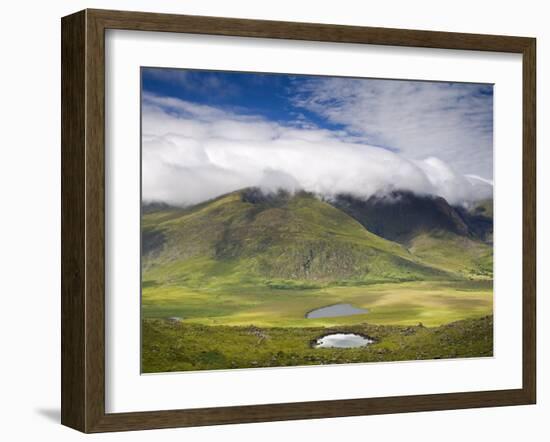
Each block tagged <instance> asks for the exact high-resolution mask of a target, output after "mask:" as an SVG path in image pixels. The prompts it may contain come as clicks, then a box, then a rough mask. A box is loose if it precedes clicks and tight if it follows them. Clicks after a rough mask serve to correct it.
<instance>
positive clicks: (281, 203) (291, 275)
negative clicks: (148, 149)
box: [142, 189, 456, 288]
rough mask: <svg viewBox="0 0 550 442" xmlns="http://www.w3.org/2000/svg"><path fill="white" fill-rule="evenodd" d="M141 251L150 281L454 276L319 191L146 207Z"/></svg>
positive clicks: (206, 283)
mask: <svg viewBox="0 0 550 442" xmlns="http://www.w3.org/2000/svg"><path fill="white" fill-rule="evenodd" d="M142 254H143V281H144V285H145V286H147V285H157V284H166V283H168V284H178V285H184V286H188V287H213V286H219V285H232V284H234V285H242V284H265V285H267V286H270V287H273V288H278V287H280V288H293V287H296V288H307V287H308V285H312V286H315V284H327V283H342V282H350V281H351V282H355V283H361V282H373V281H400V280H422V279H449V278H452V277H455V276H456V275H453V274H450V273H449V272H448V270H447V269H446V268H444V267H445V266H441V267H439V268H438V265H434V264H438V263H437V262H435V261H434V264H432V263H428V261H427V260H424V259H423V258H420V257H417V256H415V255H414V254H412V253H411V252H410V251H408V250H407V249H406V248H405V247H403V246H402V245H400V244H398V243H396V242H393V241H389V240H387V239H384V238H382V237H380V236H377V235H375V234H373V233H371V232H369V231H368V230H367V229H365V227H364V226H363V225H361V224H360V223H359V222H358V221H356V220H355V219H353V218H352V217H351V216H349V215H348V214H346V213H344V212H343V211H342V210H340V209H338V208H336V207H333V206H332V205H330V204H328V203H327V202H323V201H321V200H319V199H318V198H316V197H315V196H313V195H310V194H307V193H298V194H296V195H289V194H287V193H284V192H279V193H278V194H275V195H264V194H262V193H261V192H259V191H258V190H255V189H247V190H244V191H239V192H234V193H231V194H229V195H225V196H222V197H219V198H217V199H215V200H212V201H209V202H206V203H202V204H200V205H198V206H195V207H192V208H188V209H177V208H167V207H158V208H155V209H154V210H144V211H143V218H142Z"/></svg>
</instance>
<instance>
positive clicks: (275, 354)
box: [142, 316, 493, 373]
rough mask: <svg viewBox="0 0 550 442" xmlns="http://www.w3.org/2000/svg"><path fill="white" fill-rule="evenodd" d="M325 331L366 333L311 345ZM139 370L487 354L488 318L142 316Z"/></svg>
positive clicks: (490, 323) (490, 350)
mask: <svg viewBox="0 0 550 442" xmlns="http://www.w3.org/2000/svg"><path fill="white" fill-rule="evenodd" d="M331 332H350V333H358V334H361V335H365V336H368V337H370V338H372V339H374V340H375V343H374V344H371V345H369V346H367V347H362V348H346V349H336V348H312V346H311V344H312V342H313V341H315V340H316V339H317V338H319V337H321V336H323V335H325V334H327V333H331ZM142 337H143V348H142V350H143V352H142V372H144V373H159V372H170V371H189V370H216V369H230V368H250V367H281V366H297V365H324V364H345V363H358V362H385V361H403V360H422V359H445V358H466V357H487V356H492V355H493V318H492V316H487V317H483V318H478V319H469V320H463V321H458V322H453V323H451V324H447V325H443V326H440V327H435V328H428V327H423V326H381V325H371V324H367V323H361V324H356V325H349V326H342V325H341V326H337V327H332V328H324V327H308V328H265V327H255V326H248V327H231V326H206V325H198V324H185V323H181V322H176V321H168V320H159V319H145V320H143V322H142Z"/></svg>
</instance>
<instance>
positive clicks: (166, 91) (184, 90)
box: [142, 68, 345, 130]
mask: <svg viewBox="0 0 550 442" xmlns="http://www.w3.org/2000/svg"><path fill="white" fill-rule="evenodd" d="M314 79H315V77H311V76H297V75H284V74H264V73H248V72H218V71H196V70H187V69H166V68H161V69H155V68H144V69H143V73H142V85H143V90H144V91H146V92H150V93H152V94H155V95H160V96H169V97H174V98H179V99H181V100H185V101H189V102H193V103H197V104H205V105H209V106H215V107H218V108H221V109H226V110H232V111H234V112H236V113H241V114H248V115H256V116H262V117H264V118H266V119H268V120H272V121H276V122H279V123H283V124H295V123H298V122H300V121H303V120H302V119H303V118H305V119H306V120H307V121H308V122H310V123H311V124H315V125H317V126H319V127H323V128H327V129H330V130H336V129H344V128H345V126H344V125H343V124H338V123H334V122H331V121H329V120H328V119H327V118H324V117H323V116H320V115H318V114H316V113H314V112H311V111H309V110H308V109H305V108H300V107H297V106H295V105H294V103H293V101H292V98H293V96H294V95H295V91H296V90H297V89H298V88H300V85H301V84H304V85H305V84H306V83H307V82H308V81H311V80H314Z"/></svg>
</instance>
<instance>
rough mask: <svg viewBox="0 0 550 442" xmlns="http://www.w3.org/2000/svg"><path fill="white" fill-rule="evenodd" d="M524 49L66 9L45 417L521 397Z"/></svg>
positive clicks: (527, 101)
mask: <svg viewBox="0 0 550 442" xmlns="http://www.w3.org/2000/svg"><path fill="white" fill-rule="evenodd" d="M535 52H536V49H535V39H533V38H527V37H511V36H494V35H473V34H457V33H447V32H433V31H416V30H402V29H383V28H368V27H349V26H340V25H327V24H310V23H289V22H274V21H258V20H241V19H233V18H231V19H230V18H217V17H198V16H180V15H165V14H152V13H139V12H122V11H104V10H85V11H81V12H78V13H76V14H73V15H70V16H67V17H64V18H63V19H62V177H61V179H62V413H61V415H62V423H63V424H64V425H67V426H69V427H72V428H75V429H78V430H80V431H83V432H103V431H121V430H140V429H150V428H168V427H183V426H196V425H216V424H228V423H240V422H261V421H275V420H288V419H310V418H325V417H337V416H352V415H369V414H381V413H402V412H412V411H429V410H445V409H458V408H473V407H490V406H504V405H526V404H534V403H535V398H536V382H535V379H536V345H535V330H536V324H535V280H536V275H535V268H536V261H535V259H536V250H535V226H536V219H535V213H536V207H535V182H536V176H535V170H536V161H535V109H536V106H535V83H536V82H535Z"/></svg>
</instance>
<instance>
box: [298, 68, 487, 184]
mask: <svg viewBox="0 0 550 442" xmlns="http://www.w3.org/2000/svg"><path fill="white" fill-rule="evenodd" d="M488 91H490V86H488V85H476V84H464V83H437V82H420V81H398V80H393V81H387V80H375V79H349V78H315V79H309V80H307V81H303V80H300V81H296V82H295V91H293V92H294V93H295V97H294V99H293V103H294V105H295V106H297V107H301V108H303V109H306V110H308V111H310V112H314V113H316V114H318V115H320V116H322V117H324V118H326V119H328V120H329V121H331V122H332V123H336V124H341V125H343V126H344V127H345V128H346V129H347V130H349V131H351V132H353V133H355V134H356V135H358V136H361V137H363V139H364V140H365V141H366V142H368V143H370V144H376V145H382V146H385V147H390V148H394V149H396V150H398V151H399V152H400V153H401V154H402V155H404V156H406V157H407V158H411V159H423V158H426V157H429V156H436V157H438V158H439V159H441V160H442V161H444V162H446V163H447V164H450V165H452V167H453V169H454V170H456V171H458V172H459V173H463V174H473V175H478V176H480V177H484V179H488V180H490V179H492V176H493V97H492V94H491V93H487V92H488Z"/></svg>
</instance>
